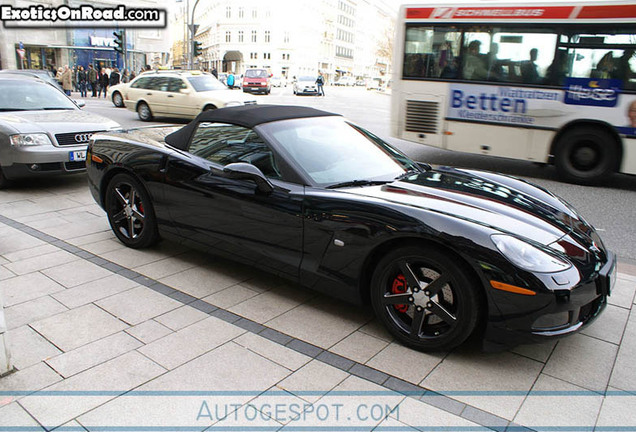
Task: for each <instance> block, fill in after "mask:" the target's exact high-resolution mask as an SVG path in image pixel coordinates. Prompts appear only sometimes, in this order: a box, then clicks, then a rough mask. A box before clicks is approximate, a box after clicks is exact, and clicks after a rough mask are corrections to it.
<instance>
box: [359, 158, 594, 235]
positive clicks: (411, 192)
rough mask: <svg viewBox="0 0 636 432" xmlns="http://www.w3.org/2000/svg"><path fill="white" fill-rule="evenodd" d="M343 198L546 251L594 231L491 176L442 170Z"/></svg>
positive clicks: (564, 208) (554, 201) (525, 189)
mask: <svg viewBox="0 0 636 432" xmlns="http://www.w3.org/2000/svg"><path fill="white" fill-rule="evenodd" d="M347 192H348V193H352V194H358V195H364V196H369V197H374V198H378V199H382V200H386V201H390V202H392V203H398V204H402V205H407V206H411V207H413V208H417V209H422V210H427V211H434V212H439V213H444V214H447V215H449V216H452V217H456V218H461V219H465V220H468V221H471V222H474V223H478V224H481V225H484V226H488V227H491V228H493V229H495V230H498V231H501V232H504V233H509V234H513V235H515V236H519V237H525V238H528V239H532V240H533V241H535V242H539V243H541V244H543V245H546V246H547V245H550V244H552V243H554V242H556V241H559V240H560V239H562V238H563V237H565V236H568V235H570V234H572V233H573V231H574V230H575V229H576V230H581V229H582V230H583V231H593V229H592V228H591V227H590V226H589V225H587V224H586V223H585V221H583V220H582V219H581V218H580V217H579V216H578V215H577V214H576V212H575V211H574V210H572V209H571V208H570V207H569V206H568V205H566V204H565V203H564V202H563V201H561V200H560V199H559V198H557V197H556V196H554V195H553V194H551V193H550V192H548V191H546V190H545V189H542V188H540V187H537V186H533V185H531V184H529V183H526V182H524V181H522V180H519V179H515V178H511V177H507V176H503V175H499V174H493V173H485V172H478V171H464V170H458V169H454V168H447V167H441V168H438V169H436V170H431V171H427V172H425V173H422V174H419V175H413V176H411V177H409V178H408V179H404V180H400V181H396V182H393V183H389V184H386V185H382V186H377V187H363V188H351V189H348V190H347ZM587 234H589V233H587Z"/></svg>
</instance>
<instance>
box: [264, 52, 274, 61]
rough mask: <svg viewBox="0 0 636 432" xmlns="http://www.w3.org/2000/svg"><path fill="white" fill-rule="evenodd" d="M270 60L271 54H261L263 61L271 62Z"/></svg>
mask: <svg viewBox="0 0 636 432" xmlns="http://www.w3.org/2000/svg"><path fill="white" fill-rule="evenodd" d="M271 58H272V54H271V53H263V60H271Z"/></svg>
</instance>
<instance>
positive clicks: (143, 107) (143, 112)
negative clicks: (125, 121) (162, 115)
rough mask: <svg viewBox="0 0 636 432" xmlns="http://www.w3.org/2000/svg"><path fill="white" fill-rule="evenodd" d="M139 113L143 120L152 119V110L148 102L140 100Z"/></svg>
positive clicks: (140, 118)
mask: <svg viewBox="0 0 636 432" xmlns="http://www.w3.org/2000/svg"><path fill="white" fill-rule="evenodd" d="M137 115H138V116H139V120H141V121H150V120H152V111H150V107H149V106H148V104H147V103H146V102H139V105H137Z"/></svg>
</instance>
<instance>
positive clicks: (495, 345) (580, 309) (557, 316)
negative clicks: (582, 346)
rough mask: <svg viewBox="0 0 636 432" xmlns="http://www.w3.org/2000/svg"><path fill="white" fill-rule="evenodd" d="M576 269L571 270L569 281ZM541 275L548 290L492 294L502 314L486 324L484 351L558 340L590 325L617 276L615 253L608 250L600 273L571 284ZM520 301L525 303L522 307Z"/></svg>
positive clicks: (603, 305)
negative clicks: (530, 294)
mask: <svg viewBox="0 0 636 432" xmlns="http://www.w3.org/2000/svg"><path fill="white" fill-rule="evenodd" d="M577 272H578V271H577V270H576V269H571V271H570V275H569V278H570V280H572V274H573V273H577ZM540 276H541V279H542V283H543V285H544V286H546V287H548V288H549V289H550V290H549V292H544V293H542V294H540V295H539V294H538V295H537V296H535V297H528V298H526V299H519V298H518V297H522V296H517V298H514V297H511V296H514V294H509V293H493V297H494V301H495V303H496V305H497V307H498V309H499V310H500V312H501V316H500V318H499V319H492V315H491V319H490V320H489V322H488V323H487V325H486V331H485V334H484V349H485V350H487V351H496V350H501V349H507V348H510V347H512V346H515V345H519V344H525V343H536V342H545V341H548V340H553V339H558V338H561V337H564V336H568V335H570V334H573V333H576V332H579V331H581V330H582V329H584V328H585V327H587V326H588V325H590V324H591V323H592V322H594V320H595V319H596V318H597V317H598V316H599V315H600V314H601V312H603V310H604V309H605V307H606V306H607V297H608V296H609V295H610V294H611V290H612V287H613V285H614V283H615V279H616V255H615V254H613V253H612V252H607V261H606V263H605V264H604V265H603V267H602V268H601V269H600V270H599V271H598V272H596V273H595V274H593V275H590V276H589V277H584V278H582V279H581V280H579V281H577V282H576V283H574V284H572V285H571V286H567V285H564V286H559V285H558V284H556V283H555V279H554V278H555V276H553V275H540ZM524 300H525V301H524ZM520 302H524V303H525V304H524V305H523V306H520ZM521 310H522V311H523V312H520V311H521Z"/></svg>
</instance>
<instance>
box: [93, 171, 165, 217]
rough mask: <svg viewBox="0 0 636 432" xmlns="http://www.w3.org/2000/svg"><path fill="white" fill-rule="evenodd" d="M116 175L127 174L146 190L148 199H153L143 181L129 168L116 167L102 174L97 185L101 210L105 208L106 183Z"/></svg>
mask: <svg viewBox="0 0 636 432" xmlns="http://www.w3.org/2000/svg"><path fill="white" fill-rule="evenodd" d="M117 174H128V175H129V176H131V177H133V178H134V179H135V180H137V181H138V182H139V184H141V186H142V187H143V188H144V189H145V190H146V193H148V195H149V196H150V198H151V199H152V198H153V197H152V195H151V194H150V191H148V188H147V187H146V185H145V183H144V181H143V179H142V178H141V177H140V176H138V175H137V174H136V173H135V172H134V171H133V170H131V169H130V168H126V167H123V166H119V165H118V166H116V167H114V168H111V169H109V170H108V171H107V172H106V173H105V174H104V176H103V177H102V179H101V181H100V183H99V200H100V202H101V203H102V207H103V208H104V207H105V206H106V188H107V187H108V183H110V181H111V180H112V179H113V177H115V176H116V175H117Z"/></svg>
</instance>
